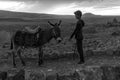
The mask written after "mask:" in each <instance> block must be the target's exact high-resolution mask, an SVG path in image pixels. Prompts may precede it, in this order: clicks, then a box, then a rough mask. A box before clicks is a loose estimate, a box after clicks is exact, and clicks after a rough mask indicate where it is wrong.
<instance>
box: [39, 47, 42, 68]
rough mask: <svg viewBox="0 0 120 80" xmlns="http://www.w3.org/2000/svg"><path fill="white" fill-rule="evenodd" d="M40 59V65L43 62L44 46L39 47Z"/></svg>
mask: <svg viewBox="0 0 120 80" xmlns="http://www.w3.org/2000/svg"><path fill="white" fill-rule="evenodd" d="M38 55H39V61H38V65H39V66H40V65H41V64H42V63H43V50H42V47H39V53H38Z"/></svg>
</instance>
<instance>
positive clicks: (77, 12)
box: [74, 10, 82, 19]
mask: <svg viewBox="0 0 120 80" xmlns="http://www.w3.org/2000/svg"><path fill="white" fill-rule="evenodd" d="M74 14H75V17H76V18H77V19H80V18H81V16H82V12H81V11H80V10H77V11H75V12H74Z"/></svg>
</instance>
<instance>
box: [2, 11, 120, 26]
mask: <svg viewBox="0 0 120 80" xmlns="http://www.w3.org/2000/svg"><path fill="white" fill-rule="evenodd" d="M114 18H117V19H118V20H120V16H101V15H95V14H92V13H85V14H83V16H82V19H83V20H85V22H86V23H90V24H91V23H105V22H107V21H111V20H113V19H114ZM56 19H62V20H63V22H65V23H66V22H69V23H74V22H75V16H74V15H53V14H42V13H25V12H13V11H4V10H0V22H2V21H4V22H6V21H7V22H43V21H44V22H46V21H48V20H50V21H52V20H55V21H56Z"/></svg>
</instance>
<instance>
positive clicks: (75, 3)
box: [0, 0, 120, 14]
mask: <svg viewBox="0 0 120 80" xmlns="http://www.w3.org/2000/svg"><path fill="white" fill-rule="evenodd" d="M6 5H7V6H6ZM119 6H120V0H0V9H2V10H11V11H20V12H34V13H50V14H73V12H74V11H76V10H81V11H82V12H83V13H86V12H91V13H95V14H103V13H104V14H111V13H112V14H118V13H119V11H118V10H119V9H120V7H119ZM116 7H117V8H116ZM103 11H104V12H103ZM114 11H115V12H114ZM116 11H117V12H116ZM110 12H111V13H110Z"/></svg>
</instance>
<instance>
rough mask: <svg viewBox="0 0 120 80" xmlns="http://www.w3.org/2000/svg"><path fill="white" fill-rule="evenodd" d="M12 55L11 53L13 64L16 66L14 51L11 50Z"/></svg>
mask: <svg viewBox="0 0 120 80" xmlns="http://www.w3.org/2000/svg"><path fill="white" fill-rule="evenodd" d="M12 55H13V66H14V67H16V63H15V52H14V51H12Z"/></svg>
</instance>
